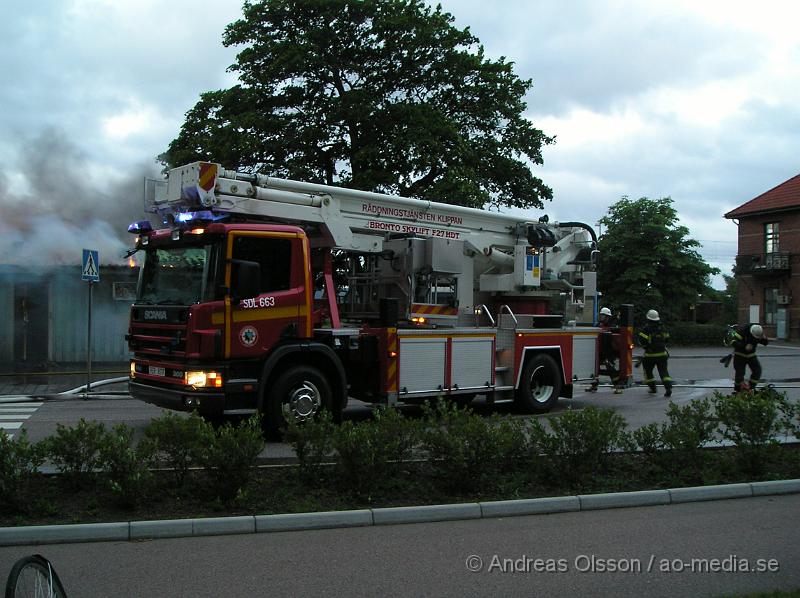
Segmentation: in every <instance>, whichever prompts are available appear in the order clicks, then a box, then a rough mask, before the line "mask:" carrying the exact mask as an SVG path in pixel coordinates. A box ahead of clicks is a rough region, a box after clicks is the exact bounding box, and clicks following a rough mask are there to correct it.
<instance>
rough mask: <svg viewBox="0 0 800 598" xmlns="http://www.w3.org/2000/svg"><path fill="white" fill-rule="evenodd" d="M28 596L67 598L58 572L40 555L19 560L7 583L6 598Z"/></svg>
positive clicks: (23, 597)
mask: <svg viewBox="0 0 800 598" xmlns="http://www.w3.org/2000/svg"><path fill="white" fill-rule="evenodd" d="M27 596H30V597H31V598H33V597H35V596H36V597H38V596H44V597H47V598H66V596H67V593H66V592H65V591H64V586H62V585H61V580H60V579H59V578H58V575H57V574H56V570H55V569H54V568H53V566H52V565H51V564H50V561H48V560H47V559H46V558H44V557H43V556H41V555H39V554H33V555H30V556H26V557H23V558H21V559H19V560H18V561H17V562H16V563H14V566H13V567H12V569H11V573H9V575H8V580H7V581H6V593H5V598H25V597H27Z"/></svg>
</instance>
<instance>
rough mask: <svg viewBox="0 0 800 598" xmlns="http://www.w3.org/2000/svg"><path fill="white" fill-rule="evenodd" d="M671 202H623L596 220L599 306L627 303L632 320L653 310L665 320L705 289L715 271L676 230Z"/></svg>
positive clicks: (679, 229) (695, 244) (680, 228)
mask: <svg viewBox="0 0 800 598" xmlns="http://www.w3.org/2000/svg"><path fill="white" fill-rule="evenodd" d="M677 220H678V214H677V212H676V211H675V209H674V208H673V207H672V199H670V198H669V197H665V198H662V199H648V198H646V197H643V198H641V199H637V200H636V201H632V200H630V199H628V198H627V197H623V198H622V199H621V200H620V201H618V202H617V203H615V204H614V205H612V206H611V207H610V208H609V210H608V214H607V215H606V216H604V217H603V218H601V219H600V223H601V224H603V225H605V226H606V227H607V228H606V230H605V232H604V233H603V234H602V235H601V236H600V239H599V240H598V249H599V250H600V264H599V267H598V287H599V288H600V290H601V291H602V292H603V295H604V297H603V304H604V305H613V306H618V305H619V304H621V303H633V304H634V306H635V309H636V312H637V313H638V314H643V313H644V312H645V311H647V310H648V309H656V310H658V311H659V312H660V313H661V314H662V316H664V317H665V318H666V319H669V320H676V319H679V317H680V313H681V310H682V309H685V308H686V307H687V306H688V305H694V304H695V303H696V302H697V297H698V295H699V294H701V293H703V292H705V291H706V290H707V288H708V277H709V276H710V275H711V274H717V273H718V272H719V270H718V269H717V268H713V267H711V266H709V265H708V264H707V263H706V262H705V261H704V260H703V258H702V257H701V256H700V254H699V253H697V251H695V250H694V249H693V248H694V247H699V246H700V243H699V242H698V241H695V240H693V239H690V238H689V237H688V235H689V230H688V229H687V228H686V227H685V226H678V225H677Z"/></svg>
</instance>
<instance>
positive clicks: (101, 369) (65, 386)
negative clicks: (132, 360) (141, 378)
mask: <svg viewBox="0 0 800 598" xmlns="http://www.w3.org/2000/svg"><path fill="white" fill-rule="evenodd" d="M42 372H44V370H38V371H37V372H34V373H15V374H0V396H3V395H24V396H43V395H54V394H58V393H60V392H65V391H68V390H72V389H74V388H78V387H79V386H85V385H86V364H85V363H84V364H82V365H75V364H71V365H67V366H63V367H59V368H56V367H53V368H52V369H51V370H50V372H48V373H42ZM128 372H129V366H128V363H127V362H125V363H102V364H96V365H93V366H92V382H93V383H94V382H98V381H100V380H108V379H110V378H119V377H122V376H126V375H127V374H128ZM127 388H128V386H127V383H124V382H122V383H117V384H113V385H110V386H104V387H103V390H105V391H120V390H127Z"/></svg>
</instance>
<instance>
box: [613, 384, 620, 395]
mask: <svg viewBox="0 0 800 598" xmlns="http://www.w3.org/2000/svg"><path fill="white" fill-rule="evenodd" d="M614 394H615V395H621V394H622V388H620V387H619V386H615V387H614Z"/></svg>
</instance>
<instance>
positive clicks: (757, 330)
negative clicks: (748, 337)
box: [750, 324, 764, 338]
mask: <svg viewBox="0 0 800 598" xmlns="http://www.w3.org/2000/svg"><path fill="white" fill-rule="evenodd" d="M750 334H752V335H753V336H754V337H755V338H761V337H762V336H764V329H763V328H762V327H761V326H760V325H758V324H753V325H752V326H750Z"/></svg>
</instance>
